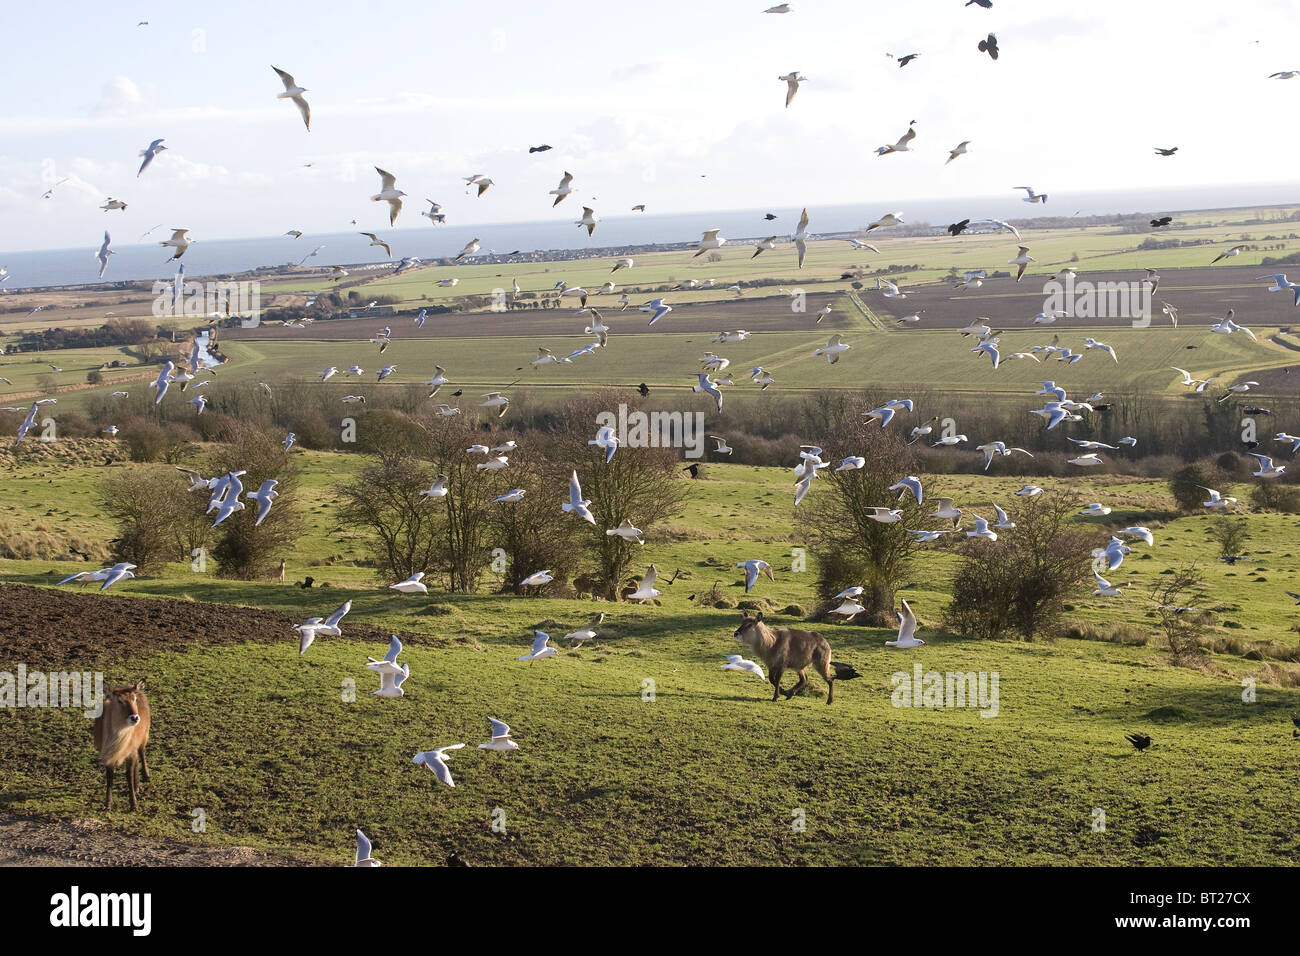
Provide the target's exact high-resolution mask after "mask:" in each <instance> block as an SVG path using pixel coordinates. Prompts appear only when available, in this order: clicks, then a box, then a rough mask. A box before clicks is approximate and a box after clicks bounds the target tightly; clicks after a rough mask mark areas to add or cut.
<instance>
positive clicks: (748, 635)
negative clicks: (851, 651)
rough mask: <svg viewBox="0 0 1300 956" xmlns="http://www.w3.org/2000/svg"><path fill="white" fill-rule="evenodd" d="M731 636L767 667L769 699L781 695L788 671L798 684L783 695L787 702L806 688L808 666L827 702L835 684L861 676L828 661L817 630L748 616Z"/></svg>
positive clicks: (828, 650) (826, 646)
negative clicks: (823, 682)
mask: <svg viewBox="0 0 1300 956" xmlns="http://www.w3.org/2000/svg"><path fill="white" fill-rule="evenodd" d="M732 636H733V637H735V638H736V640H738V641H740V643H742V644H744V645H745V646H746V647H748V648H749V649H750V650H752V651H753V652H754V653H755V654H756V655H757V656H758V657H759V658H760V659H762V661H763V663H764V664H766V665H767V679H768V680H770V681H771V682H772V700H774V701H775V700H776V699H777V697H779V696H780V695H781V675H783V674H784V673H785V672H786V671H787V670H793V671H797V672H798V673H799V681H798V683H796V684H795V685H794V686H793V687H791V688H790V689H789V690H788V691H786V692H785V699H786V700H789V699H790V698H791V697H793V696H794V695H795V694H797V693H799V692H800V691H801V690H803V689H804V688H805V687H807V686H808V673H807V671H808V665H809V664H811V665H813V667H815V668H816V669H817V673H819V674H821V675H822V677H823V678H824V679H825V680H826V703H828V704H829V703H830V702H831V701H832V700H834V698H835V681H836V680H852V679H853V678H854V677H860V676H861V675H860V674H859V673H858V672H857V671H856V670H854V669H853V667H852V666H851V665H849V664H840V663H838V662H836V661H833V660H831V646H830V644H828V643H827V642H826V638H824V637H822V636H821V635H820V634H818V633H817V632H816V631H802V630H799V629H798V628H793V627H768V626H767V625H766V624H764V623H763V612H762V611H759V612H758V616H757V617H750V616H749V614H748V613H745V614H744V618H743V619H742V620H741V622H740V627H738V628H736V632H735V634H734V635H732Z"/></svg>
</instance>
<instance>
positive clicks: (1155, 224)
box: [1151, 216, 1174, 229]
mask: <svg viewBox="0 0 1300 956" xmlns="http://www.w3.org/2000/svg"><path fill="white" fill-rule="evenodd" d="M1173 221H1174V217H1173V216H1161V217H1160V218H1159V219H1152V220H1151V228H1152V229H1159V228H1160V227H1161V226H1167V225H1169V224H1170V223H1171V222H1173Z"/></svg>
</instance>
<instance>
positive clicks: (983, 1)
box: [966, 0, 993, 10]
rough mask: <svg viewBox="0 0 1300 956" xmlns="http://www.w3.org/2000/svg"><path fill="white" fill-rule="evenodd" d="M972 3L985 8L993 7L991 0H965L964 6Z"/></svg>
mask: <svg viewBox="0 0 1300 956" xmlns="http://www.w3.org/2000/svg"><path fill="white" fill-rule="evenodd" d="M972 3H974V4H977V5H979V6H981V7H983V8H984V9H985V10H992V9H993V0H966V6H968V7H969V6H970V5H971V4H972Z"/></svg>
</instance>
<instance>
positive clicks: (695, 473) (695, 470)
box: [682, 464, 700, 478]
mask: <svg viewBox="0 0 1300 956" xmlns="http://www.w3.org/2000/svg"><path fill="white" fill-rule="evenodd" d="M682 471H689V472H690V473H691V477H692V478H698V477H700V466H699V465H696V464H691V465H687V466H686V467H685V468H683V469H682Z"/></svg>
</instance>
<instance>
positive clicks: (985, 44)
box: [979, 33, 998, 60]
mask: <svg viewBox="0 0 1300 956" xmlns="http://www.w3.org/2000/svg"><path fill="white" fill-rule="evenodd" d="M979 46H980V52H981V53H987V54H988V55H989V56H990V57H991V58H992V59H994V60H996V59H997V58H998V38H997V37H996V36H994V35H993V34H992V33H990V34H989V35H988V39H987V40H980V44H979Z"/></svg>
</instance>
